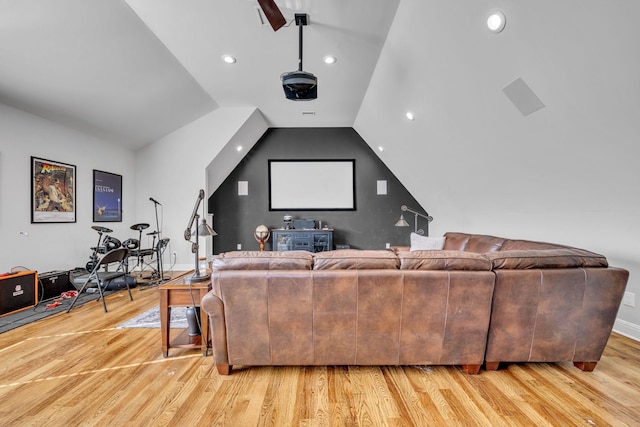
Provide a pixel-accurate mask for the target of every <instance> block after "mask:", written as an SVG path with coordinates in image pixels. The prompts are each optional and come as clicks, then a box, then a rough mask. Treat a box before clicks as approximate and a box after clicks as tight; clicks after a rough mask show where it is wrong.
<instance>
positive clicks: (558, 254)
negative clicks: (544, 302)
mask: <svg viewBox="0 0 640 427" xmlns="http://www.w3.org/2000/svg"><path fill="white" fill-rule="evenodd" d="M485 256H486V257H487V258H488V259H489V260H491V266H492V268H493V269H494V270H506V269H512V270H524V269H536V268H580V267H607V266H608V263H607V259H606V258H605V257H604V256H602V255H598V254H595V253H593V252H589V251H585V250H583V249H575V248H561V249H524V250H510V251H501V252H492V253H488V254H485Z"/></svg>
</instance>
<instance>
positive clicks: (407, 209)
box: [395, 205, 433, 236]
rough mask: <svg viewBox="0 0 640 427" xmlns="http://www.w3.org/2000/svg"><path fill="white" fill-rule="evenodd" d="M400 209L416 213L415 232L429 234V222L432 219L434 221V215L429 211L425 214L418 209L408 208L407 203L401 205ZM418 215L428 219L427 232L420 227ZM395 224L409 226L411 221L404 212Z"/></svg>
mask: <svg viewBox="0 0 640 427" xmlns="http://www.w3.org/2000/svg"><path fill="white" fill-rule="evenodd" d="M400 210H401V211H402V212H410V213H412V214H413V215H414V230H413V231H414V232H415V233H417V234H420V235H426V236H428V235H429V223H430V222H431V221H433V217H432V216H431V215H429V214H428V213H427V214H426V215H425V214H421V213H420V212H418V211H416V210H414V209H411V208H408V207H407V206H406V205H402V206H400ZM418 217H422V218H424V219H426V220H427V227H426V228H427V231H426V233H425V230H423V229H421V228H420V229H419V228H418ZM395 226H396V227H409V223H408V222H407V221H406V220H405V219H404V215H403V214H400V219H399V220H398V222H396V224H395Z"/></svg>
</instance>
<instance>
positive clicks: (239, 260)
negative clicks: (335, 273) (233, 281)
mask: <svg viewBox="0 0 640 427" xmlns="http://www.w3.org/2000/svg"><path fill="white" fill-rule="evenodd" d="M312 267H313V254H312V253H311V252H307V251H289V252H275V251H274V252H259V251H232V252H225V253H222V254H220V255H219V256H217V257H215V258H214V259H213V261H212V263H211V268H212V269H214V270H311V269H312Z"/></svg>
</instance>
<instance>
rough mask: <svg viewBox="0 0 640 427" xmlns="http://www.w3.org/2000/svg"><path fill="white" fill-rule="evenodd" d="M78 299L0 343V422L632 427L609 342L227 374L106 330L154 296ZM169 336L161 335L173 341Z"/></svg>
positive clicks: (620, 342) (625, 374)
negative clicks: (411, 362) (590, 356)
mask: <svg viewBox="0 0 640 427" xmlns="http://www.w3.org/2000/svg"><path fill="white" fill-rule="evenodd" d="M133 292H134V301H129V298H128V296H127V295H126V292H117V293H115V294H112V295H110V296H108V297H107V306H108V307H109V312H108V313H104V312H103V311H102V305H101V304H100V303H97V302H95V301H89V302H87V303H85V304H84V305H82V306H79V307H74V309H73V310H72V311H71V312H70V313H68V314H66V313H61V314H56V315H54V316H51V317H49V318H45V319H42V320H40V321H37V322H34V323H32V324H29V325H25V326H22V327H20V328H17V329H14V330H12V331H8V332H5V333H3V334H0V401H1V402H2V405H1V406H0V417H1V418H0V419H2V423H3V424H6V425H20V426H42V425H47V426H80V425H82V426H103V425H132V426H134V425H135V426H138V425H145V426H182V425H194V426H277V427H281V426H298V427H299V426H302V427H323V426H376V427H378V426H392V427H398V426H402V427H405V426H431V425H434V426H441V425H446V426H449V425H463V426H496V425H500V426H531V425H536V426H545V425H547V426H557V425H568V426H573V425H577V426H580V425H584V426H591V425H596V426H633V425H637V420H638V419H640V343H638V342H637V341H634V340H631V339H629V338H626V337H623V336H621V335H618V334H613V335H612V337H611V339H610V340H609V343H608V345H607V348H606V349H605V353H604V355H603V358H602V360H601V361H600V362H599V363H598V366H597V367H596V369H595V370H594V371H593V372H582V371H580V370H579V369H577V368H575V367H574V366H573V365H572V364H571V363H567V362H563V363H555V364H554V363H551V364H547V363H530V364H524V363H512V364H505V366H503V367H502V368H501V369H500V370H498V371H492V372H487V371H481V373H480V374H479V375H467V374H465V373H464V372H462V370H461V369H460V368H459V367H455V366H389V367H376V366H360V367H354V366H347V367H345V366H320V367H244V366H237V367H236V366H234V370H233V373H232V375H230V376H221V375H219V374H218V373H217V371H216V369H215V367H213V366H212V360H213V357H212V356H210V355H209V356H208V357H202V355H201V352H200V350H199V349H172V350H171V353H170V357H168V358H164V357H163V356H162V351H161V343H160V332H159V330H158V329H129V328H127V329H119V328H116V326H117V325H118V324H120V323H122V322H124V321H126V320H128V319H130V318H132V317H134V316H136V315H137V314H140V313H142V312H143V311H145V310H147V309H149V308H151V307H153V306H155V305H157V304H158V300H159V292H158V291H157V288H145V289H144V290H141V289H134V291H133ZM178 332H179V331H172V334H174V335H175V334H177V333H178Z"/></svg>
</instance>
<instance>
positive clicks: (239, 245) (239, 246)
mask: <svg viewBox="0 0 640 427" xmlns="http://www.w3.org/2000/svg"><path fill="white" fill-rule="evenodd" d="M236 248H237V249H238V250H239V251H241V250H242V243H238V244H237V245H236Z"/></svg>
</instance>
